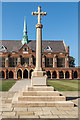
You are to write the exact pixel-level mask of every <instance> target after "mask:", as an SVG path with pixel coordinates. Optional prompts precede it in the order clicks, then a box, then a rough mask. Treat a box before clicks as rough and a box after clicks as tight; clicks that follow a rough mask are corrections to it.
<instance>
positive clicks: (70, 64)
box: [69, 56, 75, 67]
mask: <svg viewBox="0 0 80 120" xmlns="http://www.w3.org/2000/svg"><path fill="white" fill-rule="evenodd" d="M69 67H75V58H73V57H72V56H69Z"/></svg>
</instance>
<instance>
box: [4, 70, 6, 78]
mask: <svg viewBox="0 0 80 120" xmlns="http://www.w3.org/2000/svg"><path fill="white" fill-rule="evenodd" d="M4 73H5V79H6V71H5V72H4Z"/></svg>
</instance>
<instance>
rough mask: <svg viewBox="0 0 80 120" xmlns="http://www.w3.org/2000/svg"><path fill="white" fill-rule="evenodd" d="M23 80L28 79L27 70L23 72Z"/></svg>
mask: <svg viewBox="0 0 80 120" xmlns="http://www.w3.org/2000/svg"><path fill="white" fill-rule="evenodd" d="M23 78H28V70H27V69H25V70H24V71H23Z"/></svg>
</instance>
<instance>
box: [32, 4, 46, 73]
mask: <svg viewBox="0 0 80 120" xmlns="http://www.w3.org/2000/svg"><path fill="white" fill-rule="evenodd" d="M32 15H35V16H36V15H38V24H37V25H36V29H37V34H36V68H35V70H36V71H42V68H41V65H42V58H41V55H42V50H41V49H42V46H41V45H42V27H43V25H42V24H41V15H42V16H44V15H47V13H46V12H41V7H40V6H38V12H32Z"/></svg>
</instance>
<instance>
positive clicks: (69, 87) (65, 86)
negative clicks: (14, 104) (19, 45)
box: [0, 79, 80, 91]
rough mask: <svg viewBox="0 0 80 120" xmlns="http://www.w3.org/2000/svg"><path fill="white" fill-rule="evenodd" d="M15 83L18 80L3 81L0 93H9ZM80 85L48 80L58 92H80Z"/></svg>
mask: <svg viewBox="0 0 80 120" xmlns="http://www.w3.org/2000/svg"><path fill="white" fill-rule="evenodd" d="M15 83H16V80H11V79H10V80H1V81H0V91H8V90H9V89H10V88H11V87H12V86H13V85H14V84H15ZM79 83H80V80H48V85H49V86H53V87H54V89H55V90H58V91H80V87H79V89H78V84H79Z"/></svg>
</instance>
